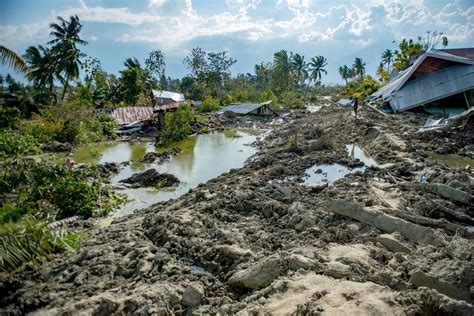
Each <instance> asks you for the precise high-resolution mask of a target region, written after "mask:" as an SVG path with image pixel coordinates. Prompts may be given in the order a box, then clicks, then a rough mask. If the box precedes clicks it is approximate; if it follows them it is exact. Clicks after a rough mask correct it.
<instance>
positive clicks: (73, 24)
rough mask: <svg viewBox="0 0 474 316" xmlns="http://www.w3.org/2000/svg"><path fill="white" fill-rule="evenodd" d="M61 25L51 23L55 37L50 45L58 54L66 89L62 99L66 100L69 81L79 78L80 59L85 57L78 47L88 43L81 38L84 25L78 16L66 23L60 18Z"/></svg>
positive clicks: (59, 66)
mask: <svg viewBox="0 0 474 316" xmlns="http://www.w3.org/2000/svg"><path fill="white" fill-rule="evenodd" d="M58 21H59V23H51V24H50V25H49V27H50V28H51V29H52V31H51V33H50V36H52V37H53V39H52V40H51V41H49V42H48V44H52V45H54V46H53V50H54V51H55V53H56V54H57V59H58V72H59V73H61V74H63V75H64V89H63V93H62V97H61V99H64V96H65V94H66V90H67V88H68V85H69V81H70V80H72V79H77V78H78V77H79V67H80V66H81V60H80V58H81V57H83V56H85V55H84V54H83V53H81V51H80V50H79V49H78V48H77V45H86V44H87V42H86V41H84V40H82V39H81V38H80V36H79V33H80V32H81V29H82V25H81V23H80V22H79V17H78V16H77V15H74V16H70V17H69V20H68V21H66V20H65V19H64V18H62V17H58Z"/></svg>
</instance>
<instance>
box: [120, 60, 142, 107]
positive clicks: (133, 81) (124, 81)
mask: <svg viewBox="0 0 474 316" xmlns="http://www.w3.org/2000/svg"><path fill="white" fill-rule="evenodd" d="M120 85H121V86H122V92H123V99H124V101H125V102H127V103H129V104H132V105H135V104H136V103H137V101H138V97H139V95H140V93H142V91H143V89H144V85H143V80H142V73H141V71H140V69H139V68H137V67H133V68H126V69H125V70H122V71H121V72H120Z"/></svg>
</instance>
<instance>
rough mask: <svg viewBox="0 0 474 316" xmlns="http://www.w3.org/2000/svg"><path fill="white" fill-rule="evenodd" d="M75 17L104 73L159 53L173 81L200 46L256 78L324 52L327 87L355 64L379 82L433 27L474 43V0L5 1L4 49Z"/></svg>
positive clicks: (1, 17)
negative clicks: (401, 45)
mask: <svg viewBox="0 0 474 316" xmlns="http://www.w3.org/2000/svg"><path fill="white" fill-rule="evenodd" d="M74 14H77V15H78V16H79V18H80V21H81V23H82V24H83V28H82V31H81V36H82V38H83V39H85V40H87V41H88V42H89V43H88V45H86V46H84V47H82V48H81V50H82V51H83V52H85V53H86V54H87V55H89V56H92V57H96V58H98V59H99V60H100V61H101V63H102V67H103V68H104V69H105V70H106V71H108V72H111V73H118V72H119V71H120V70H121V69H123V61H124V60H125V59H126V58H127V57H137V58H138V59H139V60H141V61H144V60H145V59H146V57H147V56H148V53H149V52H150V51H152V50H156V49H160V50H161V51H162V52H163V53H164V54H165V58H166V59H165V61H166V75H167V76H171V77H173V78H175V77H179V78H180V77H183V76H185V75H186V74H187V73H188V70H187V69H186V67H185V65H184V64H183V58H184V57H185V56H186V55H187V54H188V53H189V52H190V51H191V49H192V48H194V47H197V46H199V47H201V48H203V49H204V50H206V51H223V50H225V51H228V54H229V55H230V56H232V57H234V58H236V59H237V63H236V64H235V65H233V66H232V68H231V72H232V74H234V75H235V74H237V73H247V72H250V73H253V68H254V65H255V64H258V63H260V62H268V61H271V60H272V56H273V54H274V53H275V52H276V51H279V50H281V49H286V50H287V51H292V52H295V53H299V54H302V55H304V56H305V60H309V59H310V58H311V57H314V56H317V55H323V56H325V57H326V58H327V60H328V65H327V67H326V70H327V71H328V74H327V75H326V76H324V77H323V80H322V82H323V83H325V84H337V83H341V82H342V80H341V78H340V77H339V75H338V71H337V70H338V68H339V66H341V65H344V64H346V65H351V64H352V63H353V60H354V58H356V57H360V58H362V59H363V60H364V61H365V62H366V63H367V71H368V73H369V74H372V75H373V74H374V73H375V69H376V67H377V66H378V65H379V63H380V55H381V53H382V52H383V51H384V50H385V49H387V48H390V49H396V43H397V42H399V41H400V40H401V39H402V38H405V37H412V38H416V37H417V36H418V35H423V34H425V32H426V31H428V30H431V31H438V32H444V34H445V35H447V36H448V38H449V46H448V48H457V47H473V46H474V1H472V0H454V1H453V0H451V1H448V0H429V1H428V0H426V1H424V0H393V1H391V0H350V1H343V0H331V1H329V0H274V1H273V0H133V1H132V0H129V1H125V0H101V1H99V0H69V1H67V0H0V44H2V45H5V46H7V47H9V48H11V49H14V50H16V51H17V52H18V53H20V54H23V53H24V52H25V50H26V48H27V47H28V46H31V45H40V44H41V45H44V44H45V43H46V42H47V41H48V39H49V31H50V30H49V26H48V25H49V23H51V22H54V21H56V19H57V16H62V17H65V18H67V17H69V16H70V15H74ZM394 41H395V43H394ZM1 67H3V66H1ZM3 72H5V69H2V73H3Z"/></svg>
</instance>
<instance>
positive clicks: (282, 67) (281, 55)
mask: <svg viewBox="0 0 474 316" xmlns="http://www.w3.org/2000/svg"><path fill="white" fill-rule="evenodd" d="M290 68H291V67H290V58H289V56H288V52H287V51H286V50H284V49H283V50H280V51H278V52H276V53H275V54H273V70H272V82H273V85H274V87H275V89H276V90H277V91H278V92H279V93H284V92H286V91H288V87H289V85H290Z"/></svg>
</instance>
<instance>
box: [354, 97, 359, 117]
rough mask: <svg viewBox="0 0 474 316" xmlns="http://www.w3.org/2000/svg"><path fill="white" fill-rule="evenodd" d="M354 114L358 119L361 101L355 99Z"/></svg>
mask: <svg viewBox="0 0 474 316" xmlns="http://www.w3.org/2000/svg"><path fill="white" fill-rule="evenodd" d="M353 107H354V114H355V117H356V118H357V109H358V108H359V101H357V98H356V97H354V106H353Z"/></svg>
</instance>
